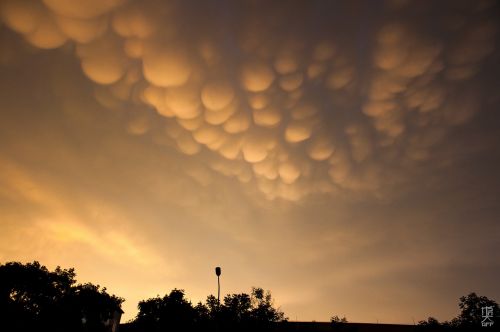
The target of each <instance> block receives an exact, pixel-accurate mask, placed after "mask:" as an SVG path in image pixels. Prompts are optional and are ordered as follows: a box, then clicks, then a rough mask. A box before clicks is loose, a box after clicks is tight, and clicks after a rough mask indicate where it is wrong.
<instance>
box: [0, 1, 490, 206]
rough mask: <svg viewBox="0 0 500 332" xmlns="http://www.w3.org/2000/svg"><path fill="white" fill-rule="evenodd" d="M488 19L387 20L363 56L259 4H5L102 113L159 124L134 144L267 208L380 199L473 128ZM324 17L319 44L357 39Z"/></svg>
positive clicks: (403, 11)
mask: <svg viewBox="0 0 500 332" xmlns="http://www.w3.org/2000/svg"><path fill="white" fill-rule="evenodd" d="M228 5H229V4H228ZM491 5H493V4H492V3H490V2H488V1H481V2H477V3H472V2H469V3H461V4H456V5H455V4H451V3H450V6H451V7H453V11H451V10H450V11H449V12H441V13H439V14H438V16H437V17H436V18H435V19H434V21H433V22H432V24H433V26H432V31H431V29H430V28H427V27H422V26H421V25H420V24H417V23H416V22H412V20H410V19H408V20H405V19H394V20H392V19H386V20H382V21H380V22H377V23H376V24H372V25H371V26H370V28H371V29H372V30H371V31H369V32H367V33H366V36H364V37H365V38H366V45H369V46H366V47H364V49H363V51H360V50H357V49H356V48H357V45H355V43H352V42H350V41H346V40H345V38H343V37H342V35H339V33H329V34H328V33H327V34H323V35H317V31H312V30H311V29H309V28H308V22H309V23H310V20H316V18H306V19H304V22H303V23H298V22H296V21H294V20H296V17H295V14H294V13H295V10H298V8H299V7H300V4H297V3H294V4H293V5H291V9H288V10H285V9H283V8H280V9H277V8H275V6H269V8H267V10H266V12H265V13H262V12H261V10H262V9H263V8H261V5H259V2H254V1H244V2H243V3H242V4H241V5H239V6H236V5H229V8H230V9H231V17H232V19H236V20H237V21H238V22H237V24H236V23H235V22H234V21H232V19H229V18H228V17H226V16H225V14H224V13H223V12H221V11H220V10H217V11H215V12H214V14H215V15H216V16H215V17H214V20H206V19H203V18H202V17H201V16H200V13H199V12H198V11H197V9H195V8H191V7H190V6H188V5H186V4H183V3H182V2H177V1H171V2H160V1H156V0H148V1H141V2H140V3H139V2H137V1H122V0H105V1H85V2H82V3H75V2H74V1H67V0H44V1H36V0H23V1H15V0H2V1H1V12H2V20H3V22H4V23H5V24H6V25H7V26H8V27H9V28H11V29H12V30H14V31H16V32H18V33H19V34H21V35H22V36H23V37H24V38H25V40H26V41H27V42H29V43H30V44H32V45H33V46H35V47H38V48H42V49H54V48H61V47H63V46H67V45H71V47H72V49H73V50H74V51H73V52H74V55H75V56H76V57H78V58H79V59H80V61H81V68H82V71H83V73H84V74H85V75H86V76H87V77H88V78H89V79H90V80H92V81H94V82H95V83H96V92H95V93H96V98H97V100H98V101H99V102H101V103H102V104H103V105H105V106H106V107H108V108H120V107H123V106H120V105H124V104H132V105H137V107H138V108H144V107H145V106H147V107H151V108H153V109H155V110H156V112H157V114H158V116H156V117H151V116H150V115H144V116H141V115H138V116H136V117H135V118H134V119H132V120H130V123H128V124H127V125H126V128H127V130H128V132H130V133H131V134H132V135H148V134H149V133H151V132H153V131H154V130H158V129H157V127H158V126H152V123H153V122H154V123H163V125H162V126H163V127H164V131H163V132H161V133H158V132H156V133H155V135H157V136H158V135H163V136H164V137H163V139H162V141H163V143H164V144H168V145H171V146H175V147H176V148H177V149H178V151H179V152H180V153H182V154H186V155H189V156H192V158H195V160H198V161H199V162H200V163H204V164H206V165H208V167H209V169H210V171H209V173H208V174H207V175H206V176H208V177H210V173H211V172H217V173H221V174H223V175H226V176H229V177H233V178H235V179H238V180H239V181H241V182H243V183H250V184H251V185H252V186H254V187H255V188H258V189H259V190H260V191H261V193H262V194H263V195H264V196H265V197H267V198H268V199H274V198H284V199H287V200H297V199H300V198H301V197H303V196H305V195H308V194H311V193H317V192H338V191H345V190H347V191H354V192H358V191H362V192H372V193H378V194H383V192H384V191H386V190H382V187H390V186H391V185H393V184H394V183H393V182H394V180H393V179H389V178H391V174H392V173H393V170H394V169H399V171H400V172H402V174H403V178H404V174H405V172H406V171H405V168H407V167H418V165H419V163H425V161H426V160H428V159H429V157H430V155H431V154H432V151H433V147H434V146H435V145H436V144H439V142H440V141H441V140H442V139H443V138H444V137H445V136H446V135H447V132H449V131H450V130H451V129H452V128H453V127H454V126H458V125H461V124H463V123H466V122H467V121H469V119H470V118H471V117H473V116H474V114H475V113H476V112H477V111H478V110H479V109H480V108H481V91H477V89H476V88H474V87H472V85H471V84H470V82H472V81H473V80H474V76H475V75H477V73H478V72H480V71H481V70H482V63H483V62H484V61H486V60H487V59H488V56H489V55H491V54H492V53H493V52H494V50H495V39H496V34H497V31H498V24H497V22H496V21H494V20H493V19H492V18H489V19H488V16H489V15H488V9H489V8H490V7H491ZM201 7H204V6H201ZM212 10H214V9H212ZM412 10H419V11H421V12H422V13H423V14H422V15H424V13H426V11H427V12H429V11H431V10H433V6H432V5H430V4H421V3H417V2H415V3H413V2H410V1H408V2H406V1H405V2H400V3H398V4H396V3H392V2H388V3H387V4H386V7H385V8H384V9H383V10H382V11H383V13H381V14H380V15H381V16H382V17H384V16H387V17H391V16H399V17H403V18H404V17H405V15H407V13H408V12H411V11H412ZM471 11H472V14H471V13H470V12H471ZM274 15H280V19H279V20H277V21H276V20H275V16H274ZM215 18H216V19H215ZM485 18H486V19H485ZM322 19H323V20H324V22H321V23H322V24H323V25H324V26H325V29H327V30H328V29H335V28H337V29H338V28H343V29H345V32H344V34H345V35H349V34H350V33H355V31H353V30H352V28H349V27H348V26H345V25H342V24H341V23H337V22H333V23H329V20H328V19H327V18H326V17H325V18H322ZM332 21H333V20H332ZM188 22H189V23H188ZM291 22H295V23H297V24H298V27H300V28H301V29H297V31H296V32H297V33H296V34H295V35H294V34H293V33H290V32H285V31H284V30H283V29H282V28H284V27H286V26H288V25H289V24H291ZM275 25H277V26H275ZM221 27H224V30H223V31H221ZM349 29H350V30H349ZM361 53H362V54H361ZM361 64H363V65H361ZM346 113H350V114H351V115H350V116H349V117H346V116H345V114H346ZM153 127H154V128H153ZM404 165H406V166H404ZM188 174H190V173H188ZM194 176H196V175H194ZM396 182H398V181H396Z"/></svg>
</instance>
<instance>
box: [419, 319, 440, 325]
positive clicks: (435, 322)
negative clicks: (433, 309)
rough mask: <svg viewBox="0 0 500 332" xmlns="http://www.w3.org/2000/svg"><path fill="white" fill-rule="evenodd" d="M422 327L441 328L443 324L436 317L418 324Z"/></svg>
mask: <svg viewBox="0 0 500 332" xmlns="http://www.w3.org/2000/svg"><path fill="white" fill-rule="evenodd" d="M418 325H421V326H440V325H441V323H440V322H439V321H438V320H437V319H436V318H434V317H429V318H427V320H421V321H419V322H418Z"/></svg>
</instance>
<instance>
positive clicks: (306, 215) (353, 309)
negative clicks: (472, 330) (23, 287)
mask: <svg viewBox="0 0 500 332" xmlns="http://www.w3.org/2000/svg"><path fill="white" fill-rule="evenodd" d="M498 10H499V8H498V4H497V3H495V2H494V1H448V2H440V3H439V4H437V5H435V4H433V3H432V2H430V1H429V2H424V1H396V0H394V1H385V2H382V1H381V2H372V1H345V2H341V1H338V2H331V3H330V2H325V1H290V2H287V4H286V5H284V4H283V3H281V2H279V1H253V0H244V1H240V2H237V3H235V2H233V1H222V0H220V1H200V2H194V1H193V2H185V1H159V0H147V1H122V0H88V1H82V2H75V1H71V0H43V1H38V0H22V1H18V0H0V18H1V21H0V263H5V262H7V261H12V260H19V261H23V262H27V261H33V260H39V261H40V262H41V263H42V264H44V265H46V266H47V267H49V268H54V267H55V266H56V265H61V266H62V267H65V268H69V267H74V268H75V269H76V272H77V278H78V280H79V281H80V282H86V281H91V282H94V283H98V284H100V285H103V286H106V287H107V288H108V290H110V291H111V292H112V293H114V294H116V295H119V296H122V297H124V298H125V299H126V302H125V303H124V310H125V316H124V320H125V321H126V320H128V319H132V318H133V317H134V316H135V314H136V306H137V302H138V301H139V300H141V299H146V298H148V297H151V296H156V295H157V294H160V295H163V294H165V293H166V292H169V291H170V290H171V289H173V288H183V289H185V290H186V294H187V296H188V298H190V299H191V300H192V301H193V302H197V301H199V300H203V299H205V298H206V296H207V295H209V294H214V293H215V292H216V286H217V283H216V278H215V275H214V267H215V266H221V267H222V279H221V284H222V294H227V293H234V292H250V289H251V287H252V286H259V287H263V288H265V289H269V290H271V292H272V293H273V295H274V297H275V298H276V304H277V305H278V306H281V308H282V310H283V311H284V312H285V313H286V314H287V315H288V317H289V318H290V319H291V320H295V319H298V320H316V321H327V320H329V318H330V317H331V316H332V315H339V316H342V315H345V316H347V318H348V320H349V321H354V322H376V321H379V322H387V323H412V322H413V320H415V321H418V320H421V319H425V318H427V317H428V316H430V315H432V316H434V317H436V318H438V319H440V320H446V319H451V318H452V317H454V316H455V315H456V314H457V312H458V306H457V303H458V298H459V297H460V296H462V295H465V294H467V293H468V292H471V291H475V292H477V293H479V294H481V295H486V296H488V297H490V298H492V299H495V300H497V301H498V300H500V286H499V285H498V279H499V277H500V265H499V263H498V262H500V259H499V258H500V257H499V253H500V243H499V241H498V239H499V238H500V227H499V224H498V217H499V216H500V206H499V205H498V198H499V194H500V192H499V188H500V177H499V175H498V171H497V170H498V168H499V167H500V158H499V157H500V151H499V147H498V144H497V142H498V141H499V139H500V137H499V136H500V134H499V131H498V123H499V120H500V119H499V115H498V112H497V111H498V107H499V106H500V105H499V104H500V99H499V96H498V88H499V82H498V77H499V75H500V70H499V65H498V64H499V63H500V61H499V60H500V53H499V51H498V43H499V34H498V32H499V21H498V19H495V18H496V17H498V16H495V14H498Z"/></svg>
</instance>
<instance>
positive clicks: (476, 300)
mask: <svg viewBox="0 0 500 332" xmlns="http://www.w3.org/2000/svg"><path fill="white" fill-rule="evenodd" d="M458 306H459V308H460V310H461V312H460V314H459V315H458V316H457V317H455V318H453V319H452V320H451V321H445V322H442V323H440V322H439V321H438V320H437V319H436V318H434V317H429V318H428V319H427V320H421V321H419V322H418V325H419V326H420V327H427V328H436V327H441V328H442V329H448V330H456V329H458V330H475V329H481V330H489V328H488V327H483V326H482V325H481V322H482V321H483V320H484V317H483V315H482V308H484V307H492V308H493V317H492V321H493V322H494V324H493V326H491V327H490V329H496V330H498V324H500V309H499V307H498V304H497V303H496V302H495V301H493V300H490V299H489V298H487V297H486V296H478V295H477V294H476V293H470V294H469V295H467V296H462V297H461V298H460V302H459V303H458Z"/></svg>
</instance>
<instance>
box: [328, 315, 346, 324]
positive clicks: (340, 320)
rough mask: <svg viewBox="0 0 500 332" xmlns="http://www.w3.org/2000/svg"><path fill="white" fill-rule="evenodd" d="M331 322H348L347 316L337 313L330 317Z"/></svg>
mask: <svg viewBox="0 0 500 332" xmlns="http://www.w3.org/2000/svg"><path fill="white" fill-rule="evenodd" d="M330 322H331V323H333V324H338V323H347V318H345V316H343V317H339V316H337V315H335V316H332V317H330Z"/></svg>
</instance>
